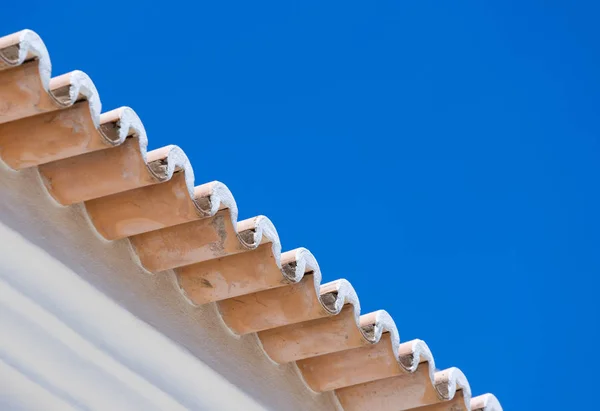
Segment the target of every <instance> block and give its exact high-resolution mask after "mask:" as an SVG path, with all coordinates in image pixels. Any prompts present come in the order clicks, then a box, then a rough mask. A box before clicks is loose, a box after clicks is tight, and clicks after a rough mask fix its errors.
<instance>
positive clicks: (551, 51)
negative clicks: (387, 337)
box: [1, 0, 600, 410]
mask: <svg viewBox="0 0 600 411" xmlns="http://www.w3.org/2000/svg"><path fill="white" fill-rule="evenodd" d="M194 3H195V2H194ZM198 3H199V4H196V5H192V4H193V2H181V1H169V2H162V3H161V6H160V7H153V6H150V5H148V4H147V2H142V1H131V2H128V1H123V0H122V1H109V0H106V1H102V2H93V1H90V2H86V1H82V0H78V1H56V2H48V1H44V2H40V3H39V4H38V3H37V2H35V1H27V2H25V4H24V5H19V9H17V4H18V2H7V3H6V4H5V5H3V7H2V9H3V15H4V18H3V19H2V26H1V27H2V32H4V33H5V34H6V33H9V32H13V31H16V30H19V29H22V28H31V29H33V30H35V31H37V32H38V33H39V34H40V35H41V36H42V37H43V38H44V40H45V41H46V44H47V46H48V47H49V49H50V52H51V56H52V60H53V63H54V74H55V75H58V74H61V73H64V72H66V71H70V70H73V69H81V70H83V71H85V72H87V73H88V74H89V75H90V76H91V77H92V78H93V79H94V81H95V83H96V85H97V87H98V89H99V90H100V94H101V97H102V101H103V103H104V108H105V110H109V109H112V108H115V107H118V106H121V105H128V106H131V107H133V108H134V109H135V110H136V111H137V112H138V114H139V115H140V116H141V118H142V119H143V120H144V122H145V125H146V129H147V131H148V134H149V137H150V146H151V148H157V147H160V146H162V145H166V144H177V145H179V146H181V147H183V148H184V149H185V150H186V152H187V153H188V155H189V157H190V158H191V160H192V162H193V164H194V166H195V170H196V182H197V184H200V183H203V182H207V181H212V180H220V181H222V182H224V183H225V184H227V185H228V186H229V187H230V189H231V190H232V191H233V193H234V194H235V196H236V199H237V201H238V205H239V207H240V213H241V217H242V218H247V217H251V216H254V215H258V214H264V215H267V216H268V217H270V218H271V219H272V220H273V222H274V223H275V224H276V226H277V228H278V231H279V234H280V236H281V238H282V242H283V246H284V249H290V248H294V247H298V246H305V247H307V248H309V249H310V250H311V251H312V252H313V253H314V254H315V255H316V256H317V258H318V259H319V262H320V265H321V268H322V270H323V272H324V276H325V279H326V280H333V279H336V278H339V277H345V278H347V279H349V280H350V281H351V282H352V283H353V284H354V286H355V288H356V289H357V291H358V294H359V296H360V299H361V302H362V306H363V310H364V311H370V310H375V309H380V308H384V309H387V310H388V311H389V312H390V313H391V314H392V315H393V316H394V318H395V319H396V322H397V324H398V325H399V327H400V333H401V338H402V339H404V340H408V339H413V338H422V339H424V340H426V341H427V343H428V344H429V346H430V347H431V349H432V350H433V352H434V355H435V357H436V359H437V362H438V365H439V366H440V367H449V366H458V367H460V368H461V369H462V370H463V371H464V372H465V374H466V375H467V377H468V378H469V380H470V382H471V385H472V388H473V391H474V393H475V394H481V393H483V392H487V391H491V392H493V393H495V394H496V395H497V396H498V397H499V399H500V400H501V401H502V403H503V405H504V408H505V409H506V410H526V409H539V410H542V409H545V410H568V409H577V408H585V407H586V406H587V405H588V404H587V402H588V401H589V398H593V397H592V395H593V394H594V393H595V391H596V387H595V385H596V384H595V382H594V376H593V374H592V373H593V372H595V371H596V369H597V368H598V365H599V363H598V359H597V358H596V357H595V355H596V349H595V346H596V347H597V345H598V338H597V334H598V328H599V326H598V323H599V318H598V317H599V312H600V306H599V305H600V304H599V302H598V291H599V287H598V271H599V269H600V254H599V252H598V251H599V248H600V219H599V210H600V197H599V192H598V186H599V184H598V174H599V172H600V132H599V126H600V116H599V109H600V104H599V98H600V80H599V76H598V73H600V67H599V66H600V57H599V56H600V54H599V52H600V50H599V48H600V47H599V42H598V40H599V39H600V25H599V24H598V21H599V17H600V15H599V12H598V9H597V8H596V7H595V6H593V5H592V4H591V3H592V2H589V3H590V4H584V3H585V2H563V3H569V5H557V4H556V3H558V2H541V1H539V2H532V1H518V2H517V1H507V2H495V3H501V4H495V5H488V4H485V3H491V2H483V1H460V2H452V3H458V4H455V5H448V4H447V3H450V2H434V1H418V2H405V1H383V0H380V1H376V2H365V1H348V0H346V1H329V2H323V1H318V2H312V1H306V0H304V1H273V2H269V3H263V2H233V1H223V2H198ZM217 3H218V4H217ZM410 3H416V4H410ZM439 3H444V4H439ZM543 3H545V4H543ZM550 3H553V4H550ZM571 3H577V4H578V5H572V4H571ZM13 8H14V9H13ZM596 379H597V378H596ZM592 403H593V402H592Z"/></svg>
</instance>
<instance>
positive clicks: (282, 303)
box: [0, 30, 502, 411]
mask: <svg viewBox="0 0 600 411" xmlns="http://www.w3.org/2000/svg"><path fill="white" fill-rule="evenodd" d="M50 74H51V63H50V57H49V55H48V52H47V50H46V48H45V46H44V43H43V42H42V40H41V39H40V38H39V37H38V36H37V34H35V33H34V32H32V31H29V30H25V31H22V32H19V33H15V34H12V35H9V36H6V37H2V38H0V158H2V160H3V161H4V162H5V163H6V164H7V165H8V166H10V167H11V168H13V169H15V170H20V169H24V168H28V167H38V169H39V172H40V175H41V176H42V179H43V181H44V184H45V186H46V188H47V190H48V192H49V194H50V195H51V196H52V197H53V198H54V199H55V200H56V201H57V202H59V203H60V204H62V205H70V204H75V203H84V204H85V209H86V211H87V213H88V215H89V217H90V220H91V222H92V224H93V225H94V227H95V228H96V230H97V231H98V233H99V234H100V235H101V236H102V237H104V238H105V239H107V240H119V239H125V238H127V239H128V240H129V241H130V243H131V245H132V249H133V251H134V252H135V254H136V256H137V258H138V259H139V262H140V264H141V265H142V266H143V267H144V268H145V269H146V270H148V271H151V272H161V271H164V270H173V271H174V272H175V274H176V277H177V284H178V286H179V288H180V291H181V294H182V298H185V299H186V300H187V301H188V302H189V303H190V304H193V305H201V304H207V303H216V304H217V307H218V310H219V312H220V314H221V316H222V319H223V321H224V322H225V324H226V325H227V326H228V327H229V328H230V329H231V331H233V332H234V333H236V334H248V333H257V335H258V338H259V341H260V343H261V344H262V347H263V349H264V351H265V353H266V354H267V355H268V356H269V357H270V358H271V359H272V360H273V361H275V362H277V363H289V362H296V364H297V366H298V369H299V370H300V373H301V374H302V378H303V379H304V381H305V382H306V384H307V386H308V387H309V388H310V389H312V390H313V391H315V392H324V391H335V393H336V395H337V398H338V399H339V402H340V404H341V405H342V407H343V408H344V409H345V410H395V411H398V410H408V409H414V408H417V407H419V410H423V411H426V410H459V409H464V410H480V411H500V410H501V409H502V408H501V406H500V404H499V402H498V401H497V400H496V398H495V397H494V396H493V395H491V394H485V395H482V396H479V397H475V398H473V399H471V390H470V387H469V383H468V382H467V379H466V378H465V376H464V375H463V373H462V372H461V371H460V370H458V369H457V368H449V369H447V370H442V371H440V370H436V368H435V363H434V360H433V356H432V355H431V352H430V351H429V348H428V347H427V345H426V344H425V343H424V342H423V341H421V340H414V341H409V342H404V343H400V338H399V334H398V330H397V328H396V324H395V323H394V321H393V319H392V318H391V317H390V316H389V314H387V312H385V311H382V310H380V311H376V312H373V313H368V314H364V315H361V313H360V303H359V300H358V297H357V295H356V293H355V291H354V289H353V287H352V285H351V284H350V283H349V282H348V281H346V280H336V281H332V282H329V283H325V284H321V271H320V269H319V265H318V263H317V261H316V259H315V257H314V256H313V255H312V254H311V253H310V252H309V251H308V250H307V249H305V248H299V249H295V250H291V251H287V252H283V253H282V251H281V243H280V241H279V236H278V234H277V230H276V229H275V227H274V226H273V224H272V223H271V221H270V220H269V219H268V218H266V217H264V216H258V217H254V218H251V219H247V220H244V221H237V216H238V212H237V206H236V203H235V200H234V197H233V195H232V194H231V192H230V191H229V189H228V188H227V187H226V186H225V185H224V184H222V183H219V182H212V183H207V184H202V185H199V186H196V187H194V172H193V169H192V167H191V165H190V162H189V161H188V158H187V156H186V155H185V153H184V152H183V151H182V150H181V149H180V148H178V147H176V146H167V147H163V148H161V149H158V150H153V151H150V152H147V151H146V148H147V145H148V141H147V137H146V131H145V129H144V126H143V124H142V122H141V120H140V119H139V117H138V116H137V115H136V114H135V112H134V111H133V110H132V109H130V108H127V107H123V108H120V109H117V110H113V111H110V112H107V113H103V114H102V113H101V103H100V98H99V95H98V93H97V91H96V88H95V86H94V84H93V82H92V81H91V80H90V78H89V77H88V76H87V75H85V74H84V73H82V72H80V71H74V72H71V73H69V74H65V75H62V76H59V77H56V78H51V75H50Z"/></svg>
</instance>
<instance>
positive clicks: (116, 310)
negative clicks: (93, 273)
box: [0, 224, 264, 410]
mask: <svg viewBox="0 0 600 411" xmlns="http://www.w3.org/2000/svg"><path fill="white" fill-rule="evenodd" d="M0 242H1V244H2V246H1V247H0V336H1V338H0V409H10V410H13V409H14V410H54V409H57V410H68V409H90V410H125V409H126V410H183V409H193V410H217V409H218V410H241V409H243V410H262V409H264V408H263V407H262V406H261V405H259V404H258V403H256V401H255V400H253V399H252V398H250V397H249V396H248V395H246V394H245V393H244V392H242V391H241V390H240V389H239V388H237V387H236V386H234V385H233V384H231V383H230V382H228V381H227V380H226V379H224V378H223V377H222V376H221V375H220V374H218V373H217V372H215V371H213V370H212V369H211V368H209V367H208V366H207V365H205V364H204V363H202V362H201V361H199V360H198V359H197V358H196V357H194V356H193V355H191V354H189V353H188V352H187V351H185V350H183V349H182V348H181V347H180V346H179V345H177V344H175V343H174V342H172V341H171V340H169V339H168V338H166V337H165V336H164V335H162V334H161V333H160V332H158V331H156V330H155V329H154V328H152V327H150V326H149V325H148V324H146V323H144V322H142V321H140V320H139V319H137V318H136V317H135V316H133V315H132V314H131V313H130V312H128V311H127V310H125V309H123V308H122V307H120V306H119V305H117V304H116V303H114V302H113V301H112V300H110V299H109V298H108V297H106V296H105V295H104V294H102V293H100V292H99V291H97V290H96V289H95V288H93V287H92V286H90V285H89V284H88V283H86V282H85V281H84V280H82V279H81V278H80V277H79V276H78V275H77V274H76V273H74V272H73V271H71V270H70V269H69V268H67V267H66V266H64V265H63V264H62V263H60V262H59V261H57V260H55V259H54V258H53V257H51V256H50V255H49V254H47V253H46V252H45V251H44V250H43V249H40V248H39V247H37V246H35V245H33V244H31V243H30V242H28V241H27V240H25V239H24V238H23V237H22V236H21V235H20V234H18V233H17V232H15V231H13V230H11V229H9V228H8V227H6V226H5V225H2V224H0Z"/></svg>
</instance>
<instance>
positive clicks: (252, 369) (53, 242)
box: [0, 164, 338, 410]
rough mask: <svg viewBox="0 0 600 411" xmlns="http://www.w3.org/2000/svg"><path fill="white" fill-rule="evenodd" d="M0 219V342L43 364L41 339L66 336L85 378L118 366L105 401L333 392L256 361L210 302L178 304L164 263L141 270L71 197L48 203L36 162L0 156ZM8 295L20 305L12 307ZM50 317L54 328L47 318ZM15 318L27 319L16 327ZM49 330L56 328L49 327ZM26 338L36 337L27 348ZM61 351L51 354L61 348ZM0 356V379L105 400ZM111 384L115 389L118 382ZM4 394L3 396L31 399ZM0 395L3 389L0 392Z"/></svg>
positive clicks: (231, 399)
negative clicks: (32, 165) (3, 160)
mask: <svg viewBox="0 0 600 411" xmlns="http://www.w3.org/2000/svg"><path fill="white" fill-rule="evenodd" d="M0 224H1V225H0V249H1V252H0V279H1V280H2V282H1V283H0V296H1V297H2V299H1V300H2V301H4V306H2V307H0V310H1V311H2V314H1V315H0V332H2V333H3V334H4V333H5V332H6V330H3V329H2V327H10V328H11V330H12V329H15V330H17V329H19V330H20V331H19V332H20V334H19V333H18V332H15V333H14V335H16V336H17V337H15V340H14V341H12V343H11V342H9V343H7V344H6V345H7V346H8V345H10V344H12V345H11V346H10V347H12V348H11V349H12V351H11V352H13V354H11V355H13V356H14V355H18V351H19V350H18V348H19V346H20V344H19V341H29V342H30V343H31V344H33V345H32V347H34V348H33V350H34V351H36V353H37V354H36V355H38V356H39V358H38V360H39V361H41V362H42V363H43V360H44V358H46V357H47V356H52V355H51V352H52V351H48V352H46V353H45V354H44V349H46V348H45V345H46V344H50V342H49V341H54V342H55V340H56V339H57V338H58V340H60V341H62V340H61V338H63V339H64V338H66V339H67V340H68V341H69V343H68V344H67V345H68V346H69V347H71V345H73V344H75V346H76V348H75V350H76V352H78V353H79V354H78V355H79V356H82V357H83V360H82V361H84V363H85V364H87V365H86V366H88V365H89V364H92V365H91V366H90V367H91V369H90V370H89V372H90V375H91V377H89V378H88V379H87V381H90V384H92V385H93V382H94V381H99V380H98V378H100V379H102V378H108V377H106V375H111V376H112V377H111V378H113V377H114V376H115V375H117V376H119V378H120V379H119V378H118V379H117V381H120V382H121V383H120V384H114V381H113V382H112V383H109V382H110V381H112V380H111V379H110V378H108V380H107V384H108V385H107V387H112V388H110V389H109V388H106V389H107V390H108V391H107V392H113V391H112V390H115V391H114V394H113V395H112V398H110V400H111V401H112V400H114V401H117V400H122V401H124V402H123V403H124V404H130V405H131V404H139V407H138V409H148V408H147V407H146V405H147V404H153V406H156V407H157V408H158V409H177V408H178V407H182V408H188V409H205V408H209V409H244V410H246V409H260V408H261V407H264V408H265V409H272V410H332V409H337V408H338V406H337V402H336V400H335V399H334V397H333V395H331V394H315V393H311V392H310V391H309V390H308V389H307V388H306V386H305V385H304V383H303V382H302V381H301V379H300V377H299V375H298V373H297V370H296V368H295V366H293V365H284V366H280V365H275V364H273V363H272V362H271V361H270V360H268V359H267V358H266V356H265V355H264V354H263V352H262V349H261V348H260V346H259V344H258V341H257V338H256V336H255V335H250V336H245V337H241V338H237V337H234V336H232V335H231V334H230V333H229V332H228V331H227V330H226V328H225V327H224V325H223V324H222V322H221V320H220V318H219V316H218V314H217V313H216V310H215V307H214V306H213V305H207V306H202V307H199V308H195V307H192V306H190V305H189V304H187V303H186V302H185V301H184V299H183V298H181V295H180V294H179V291H177V289H176V287H175V286H174V275H173V273H172V272H169V273H166V274H165V273H163V274H160V275H153V274H150V273H148V272H145V271H144V270H143V269H141V268H140V267H139V265H138V264H137V263H136V261H135V259H134V256H133V255H132V254H131V253H130V249H129V244H128V242H127V241H126V240H123V241H117V242H110V243H109V242H106V241H104V240H103V239H101V238H100V237H99V236H98V235H97V234H96V233H95V231H94V229H93V227H92V226H91V225H90V224H89V222H88V220H87V218H86V215H85V211H84V210H83V207H81V206H72V207H62V206H59V205H57V204H56V203H54V202H53V200H51V198H50V197H49V196H48V195H47V194H46V192H45V189H44V188H43V186H42V184H41V182H40V179H39V175H38V173H37V170H35V169H32V170H26V171H22V172H14V171H12V170H8V169H7V168H6V167H5V166H4V165H2V164H0ZM19 267H21V268H19ZM23 267H24V268H25V269H24V268H23ZM24 273H25V274H26V275H25V274H24ZM106 297H108V298H106ZM109 300H112V301H109ZM7 301H9V302H7ZM101 301H102V302H101ZM7 304H8V305H7ZM13 306H18V307H25V308H20V309H19V310H21V311H19V310H16V309H14V307H13ZM7 307H13V308H11V309H8V308H7ZM128 312H129V313H131V315H129V314H128ZM36 313H37V314H36ZM121 319H122V320H121ZM139 320H141V321H139ZM52 321H54V323H53V324H55V325H56V327H50V328H48V326H47V324H48V323H49V322H52ZM19 323H28V324H30V325H31V326H30V327H29V328H28V327H25V328H23V327H21V328H19V327H17V325H18V324H19ZM148 325H149V326H148ZM40 327H41V328H40ZM30 328H31V329H30ZM59 329H60V330H63V332H64V333H66V334H60V336H56V335H54V334H52V333H56V332H58V331H56V330H59ZM32 330H34V331H35V332H34V331H32ZM156 331H159V332H156ZM32 333H33V334H32ZM36 333H37V334H36ZM44 333H45V334H48V333H50V336H51V337H48V338H50V340H44V339H43V338H41V335H44ZM66 335H70V337H67V336H66ZM165 337H166V338H165ZM73 338H74V340H73ZM19 339H21V340H19ZM36 341H38V342H42V343H43V344H42V345H41V346H40V347H39V349H38V348H35V342H36ZM44 341H45V342H44ZM73 341H78V342H77V343H75V342H73ZM64 344H65V343H64V341H63V343H62V345H61V347H62V346H64ZM69 344H71V345H69ZM78 344H79V345H78ZM81 344H83V345H81ZM86 344H88V345H89V346H88V345H86ZM10 347H9V348H10ZM9 348H6V347H5V348H4V350H5V351H6V352H8V350H9ZM72 349H73V347H71V348H69V350H72ZM69 350H67V351H65V352H63V353H62V355H64V358H67V357H68V355H67V353H68V352H70V351H69ZM77 350H79V351H77ZM81 350H83V351H81ZM15 351H16V353H14V352H15ZM57 352H60V350H58V351H57ZM190 354H191V355H190ZM0 355H1V352H0ZM7 355H8V354H7ZM71 357H72V356H71ZM194 357H195V358H194ZM60 358H62V357H60V356H58V355H57V356H56V357H55V358H54V361H55V363H54V365H48V366H47V368H46V369H45V370H46V371H44V372H46V373H47V374H45V375H49V376H54V378H56V379H60V378H61V377H65V376H66V377H65V378H63V380H65V379H66V380H68V378H71V381H73V382H76V381H77V378H76V377H75V376H76V373H75V374H68V370H63V369H62V368H61V367H60V366H59V365H60ZM0 360H2V361H0V378H1V379H2V382H3V383H4V382H5V381H4V380H10V381H13V382H14V384H17V382H18V384H17V385H18V387H19V388H18V390H22V392H23V393H27V392H34V391H35V392H39V395H40V398H42V397H44V398H46V397H47V398H48V401H58V403H60V402H61V401H62V402H65V403H68V404H71V405H73V404H75V405H77V401H83V402H86V401H87V402H90V401H91V402H92V403H93V402H94V401H95V400H94V398H96V399H97V400H98V401H100V400H102V401H108V400H109V399H106V397H110V396H109V395H104V396H99V397H98V396H97V397H94V395H93V393H90V394H89V395H90V397H86V396H85V395H84V396H83V397H82V398H79V397H77V398H76V400H77V401H74V400H73V398H71V397H69V396H68V395H67V396H66V397H65V396H64V395H62V394H61V395H57V394H56V390H57V388H56V387H54V385H53V384H50V385H51V386H46V385H44V384H40V383H39V381H32V380H31V378H32V377H31V375H28V374H27V372H26V369H27V367H24V366H22V365H21V366H20V365H19V364H21V363H19V364H17V363H14V362H13V363H11V362H10V361H8V360H7V359H6V358H4V357H1V356H0ZM20 361H22V362H23V361H25V363H27V361H29V360H27V357H23V358H21V360H20ZM31 361H32V362H31ZM31 361H30V362H31V364H37V363H38V362H39V361H33V360H31ZM65 361H66V360H65ZM31 364H30V365H31ZM109 365H110V366H109ZM31 366H33V365H31ZM106 367H109V370H108V371H107V369H106ZM111 367H112V368H111ZM84 368H85V367H84ZM86 370H87V368H86ZM123 379H124V380H123ZM84 380H85V379H84ZM123 381H127V384H125V383H124V382H123ZM111 384H112V385H111ZM124 384H125V385H124ZM4 386H5V387H7V386H8V385H4ZM123 386H126V387H127V388H125V389H123V390H124V391H123V392H119V389H120V388H119V387H123ZM61 387H62V388H60V389H59V390H58V392H59V393H61V392H62V391H61V390H67V391H68V387H69V384H67V383H63V385H62V386H61ZM13 388H14V389H10V388H9V389H8V392H11V393H13V394H14V392H15V391H16V390H17V388H16V387H13ZM53 390H54V391H53ZM4 391H6V389H5V390H4ZM84 391H85V390H84ZM19 392H20V391H19ZM82 395H83V394H82ZM13 397H14V398H13V401H16V400H15V398H17V399H18V398H29V400H31V398H32V397H31V396H20V395H17V396H16V397H15V396H14V395H13ZM3 398H5V399H6V398H10V396H8V395H7V394H6V392H5V393H4V397H3ZM49 403H50V402H47V403H46V404H49ZM15 404H16V403H15ZM0 405H1V403H0ZM30 405H31V404H30ZM32 407H33V406H31V407H27V406H25V408H24V409H35V408H32ZM100 409H108V408H106V407H100ZM110 409H122V408H110ZM125 409H129V408H125Z"/></svg>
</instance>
